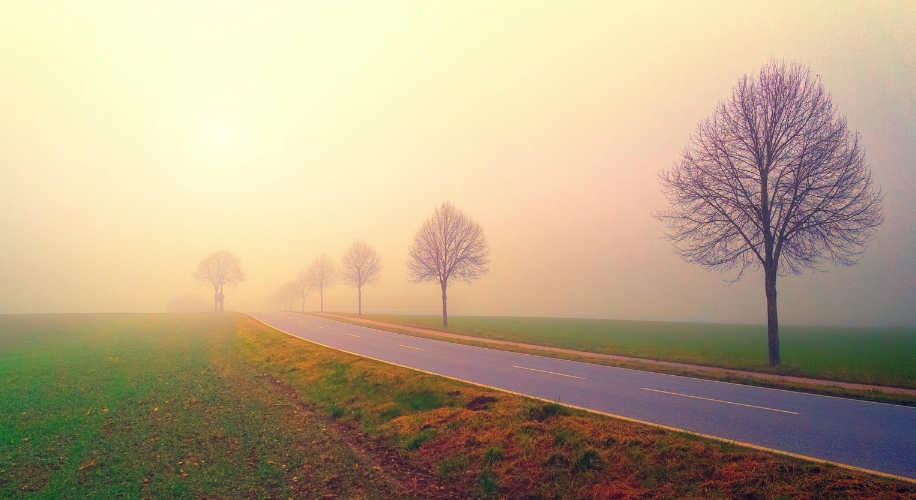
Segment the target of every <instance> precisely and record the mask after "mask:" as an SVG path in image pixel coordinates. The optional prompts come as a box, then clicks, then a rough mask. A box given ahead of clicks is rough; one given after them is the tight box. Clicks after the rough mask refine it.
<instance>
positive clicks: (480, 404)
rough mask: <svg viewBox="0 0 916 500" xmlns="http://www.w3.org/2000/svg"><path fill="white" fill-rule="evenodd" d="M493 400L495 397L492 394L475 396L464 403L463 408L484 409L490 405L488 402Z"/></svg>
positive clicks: (494, 400)
mask: <svg viewBox="0 0 916 500" xmlns="http://www.w3.org/2000/svg"><path fill="white" fill-rule="evenodd" d="M495 402H496V398H494V397H492V396H477V397H476V398H474V399H472V400H470V401H468V404H467V405H465V408H467V409H468V410H472V411H477V410H486V409H487V408H489V407H490V403H495Z"/></svg>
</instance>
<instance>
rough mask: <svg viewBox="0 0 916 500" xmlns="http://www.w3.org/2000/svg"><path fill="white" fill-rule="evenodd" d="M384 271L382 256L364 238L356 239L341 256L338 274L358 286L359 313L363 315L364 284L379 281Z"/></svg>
mask: <svg viewBox="0 0 916 500" xmlns="http://www.w3.org/2000/svg"><path fill="white" fill-rule="evenodd" d="M381 272H382V258H381V257H379V254H378V252H376V251H375V249H374V248H372V247H371V246H369V245H368V244H367V243H366V242H364V241H362V240H356V241H354V242H353V244H352V245H350V248H348V249H347V251H346V252H344V254H343V257H341V258H340V269H339V271H338V274H339V275H340V278H341V280H342V281H343V282H344V283H346V284H348V285H350V286H353V287H356V293H357V296H358V297H359V298H358V309H357V311H358V312H359V315H360V316H362V315H363V285H373V284H375V283H376V282H378V278H379V274H381Z"/></svg>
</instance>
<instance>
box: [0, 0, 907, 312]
mask: <svg viewBox="0 0 916 500" xmlns="http://www.w3.org/2000/svg"><path fill="white" fill-rule="evenodd" d="M180 5H181V4H177V3H176V4H175V5H172V6H171V8H170V9H169V8H165V7H156V6H117V7H112V6H108V5H105V4H101V3H100V4H94V3H93V4H81V5H79V6H72V5H58V6H54V7H53V8H52V7H43V6H38V5H28V4H22V5H6V6H4V7H2V8H0V12H3V13H4V14H3V15H2V16H0V41H2V48H0V69H2V72H3V74H4V75H8V76H5V77H4V79H3V80H0V116H3V119H2V120H0V247H2V248H3V252H2V255H0V313H5V314H11V313H45V312H47V313H57V312H81V313H82V312H102V313H107V312H143V313H148V312H164V311H167V310H175V308H177V307H179V306H181V307H185V308H186V309H191V308H193V307H198V306H200V303H203V304H204V305H203V306H201V307H204V308H205V307H207V306H210V307H212V291H211V290H208V288H206V287H203V286H199V285H198V284H197V283H196V282H195V280H194V277H193V274H194V270H195V268H196V267H197V265H198V263H199V262H200V261H201V259H203V258H204V257H206V256H207V255H209V254H211V253H212V252H215V251H219V250H228V251H230V252H232V253H233V254H235V255H236V256H238V258H239V259H240V261H241V266H242V268H243V269H244V271H245V274H246V275H247V280H246V281H244V282H242V283H240V284H239V286H238V287H237V288H236V289H229V290H227V291H226V298H225V304H226V310H235V311H268V310H276V309H278V307H279V306H278V305H277V304H275V303H273V302H272V299H271V295H272V294H273V292H274V291H275V290H276V289H277V288H278V287H279V286H281V285H282V284H283V283H285V282H287V281H289V280H291V279H292V278H293V277H294V275H295V274H296V273H297V272H298V271H300V270H301V269H305V268H307V267H308V266H309V264H310V263H311V262H312V261H313V260H314V259H315V258H316V257H317V256H318V255H320V254H327V255H328V256H330V257H331V258H332V259H334V261H335V262H337V263H339V261H340V257H341V255H342V254H343V253H344V251H345V250H346V249H347V247H348V246H349V245H350V244H351V243H352V242H353V241H354V240H357V239H360V240H363V241H365V242H366V243H368V244H369V245H371V246H373V247H374V248H375V249H376V250H377V251H378V252H379V254H380V255H381V261H382V264H383V265H384V269H383V270H382V271H381V274H380V280H379V282H378V284H376V285H372V286H366V287H365V288H364V289H363V292H362V303H363V311H364V313H370V314H371V313H401V314H431V315H436V314H439V313H440V307H441V304H440V302H439V300H440V298H439V295H438V293H439V292H438V286H437V285H436V284H434V283H432V284H415V283H411V282H410V281H409V280H408V268H407V261H408V246H409V245H410V243H411V241H412V240H413V237H414V234H415V232H416V231H417V229H418V228H419V227H420V225H421V224H422V223H423V221H424V220H425V219H426V218H427V217H429V215H430V214H431V213H432V211H433V210H434V209H435V208H436V207H438V206H439V205H440V204H442V203H443V202H446V201H448V202H451V203H454V204H455V205H456V206H457V207H459V208H460V209H461V210H463V211H465V212H466V213H467V214H468V215H469V216H470V217H472V218H473V219H474V221H476V222H478V223H479V224H480V225H481V227H482V229H483V232H484V234H485V235H486V238H487V239H488V241H489V245H490V250H491V251H490V263H489V273H488V274H487V275H486V276H483V277H482V278H481V279H479V280H478V281H476V282H475V283H474V284H473V285H467V284H460V283H456V284H454V285H452V286H451V287H450V288H449V312H450V314H451V315H454V316H469V315H477V316H527V317H569V318H583V319H597V318H607V319H616V320H647V321H667V322H712V323H739V324H752V325H760V324H765V322H766V314H765V300H764V296H763V278H762V275H761V273H760V272H759V271H757V272H748V273H747V274H746V275H745V276H744V277H743V278H742V279H741V281H739V282H737V283H735V284H731V285H729V284H727V280H729V279H732V278H734V276H735V273H733V272H732V273H723V274H719V273H716V272H711V271H708V270H706V269H704V268H702V267H700V266H696V265H693V264H689V263H686V262H684V261H682V260H681V259H680V258H679V257H678V256H677V255H676V254H675V252H674V251H673V249H672V246H671V244H670V242H668V241H666V240H665V239H663V235H664V227H663V224H662V223H660V222H659V221H657V220H654V219H653V218H652V217H651V214H652V213H653V211H656V210H659V209H662V208H664V207H665V205H666V201H665V198H664V196H663V194H662V192H661V189H660V185H659V182H658V177H657V175H658V173H659V172H661V171H662V170H664V169H668V168H670V167H671V165H673V164H674V163H675V162H676V161H678V158H679V156H680V155H681V153H682V152H683V150H684V147H685V146H686V145H687V143H688V141H689V139H690V137H691V134H693V133H694V132H695V130H696V128H697V125H698V124H699V123H700V122H701V121H702V120H704V119H705V118H706V117H707V116H709V115H710V114H711V113H712V112H713V110H714V109H715V107H716V105H717V104H718V103H719V102H721V101H723V100H724V99H726V98H727V97H728V96H729V95H730V93H731V90H732V88H733V87H734V86H735V84H736V83H737V82H738V80H739V79H740V78H741V77H743V76H744V75H746V74H753V73H755V72H756V71H758V70H759V68H760V67H761V65H763V64H765V63H766V62H768V61H770V60H773V59H779V60H786V61H795V62H799V63H801V64H804V65H808V66H810V68H811V72H812V73H814V74H817V75H818V76H819V77H820V78H821V81H822V82H823V85H824V87H825V89H826V90H827V92H829V93H830V95H831V97H832V99H833V102H834V103H835V104H836V105H837V108H838V111H839V114H840V115H841V116H845V117H846V119H847V121H848V124H849V127H850V129H851V130H853V131H858V132H859V133H860V134H861V137H862V141H863V144H864V146H865V159H866V162H867V163H868V164H869V165H870V167H871V169H872V171H873V173H874V180H875V184H876V185H877V186H878V187H879V188H880V189H881V190H882V192H883V194H884V199H885V214H886V220H885V222H884V224H883V225H882V226H881V227H880V228H879V229H878V232H877V235H876V237H875V240H874V242H873V243H871V244H870V245H869V247H868V248H867V249H866V250H865V252H864V254H863V255H862V258H861V261H860V263H859V265H857V266H853V267H848V268H845V267H832V266H828V267H826V268H825V270H826V271H827V272H824V273H811V272H808V273H805V274H803V275H801V276H787V277H780V278H779V286H780V288H779V307H780V311H779V312H780V322H781V323H782V324H783V325H856V326H906V327H911V326H914V325H916V308H914V307H913V304H916V197H914V196H913V193H914V192H916V6H914V5H913V4H898V5H882V6H875V5H868V4H865V7H867V8H865V7H863V6H862V5H854V4H830V5H829V7H823V6H821V7H818V6H815V5H795V4H791V3H785V4H779V5H777V6H775V7H773V6H770V5H769V4H758V5H755V6H752V7H748V6H737V5H730V4H703V5H677V6H675V5H668V4H645V5H638V6H630V7H616V6H608V5H602V4H582V5H578V6H574V7H571V6H563V7H562V8H561V7H560V6H550V5H542V6H539V7H537V8H531V9H528V10H522V9H516V8H513V7H511V6H510V5H509V4H505V5H499V6H490V7H488V8H489V9H490V10H489V11H488V15H487V16H478V15H476V13H477V11H478V9H479V7H477V6H471V5H456V6H438V5H423V4H420V5H407V4H405V5H403V6H401V7H400V8H394V7H391V6H389V7H388V8H382V7H379V6H375V5H372V4H364V5H362V6H361V7H360V8H347V7H341V6H333V5H325V6H321V5H319V6H315V5H306V6H299V7H290V8H288V9H287V8H281V7H279V6H273V7H271V8H255V7H254V6H250V7H246V6H231V7H230V6H226V7H224V8H219V9H217V8H216V7H215V5H214V6H210V7H207V6H205V5H198V6H191V7H187V6H184V7H182V6H180ZM169 12H179V13H180V14H179V15H171V14H169ZM231 26H235V27H238V26H243V27H244V29H243V31H244V32H245V33H244V36H238V34H237V33H235V32H233V30H232V29H230V28H229V27H231ZM468 34H472V35H470V36H469V35H468ZM195 299H199V300H200V301H201V302H196V301H195ZM182 300H183V301H184V302H182ZM324 301H325V307H324V308H325V310H326V311H342V312H356V308H357V299H356V290H355V289H354V288H351V287H346V286H343V285H337V286H335V287H333V288H330V289H329V290H328V291H327V292H325V297H324ZM182 304H183V305H182ZM193 304H197V305H196V306H194V305H193ZM306 308H307V310H316V309H318V296H317V294H316V293H315V292H313V293H312V294H311V295H310V296H309V297H308V299H307V301H306ZM293 309H294V310H295V309H298V308H297V307H296V304H294V307H293Z"/></svg>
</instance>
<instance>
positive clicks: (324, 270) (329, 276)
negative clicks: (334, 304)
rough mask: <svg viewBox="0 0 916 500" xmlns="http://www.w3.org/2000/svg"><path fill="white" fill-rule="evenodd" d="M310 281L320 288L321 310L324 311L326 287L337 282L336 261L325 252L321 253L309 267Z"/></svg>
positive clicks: (313, 286)
mask: <svg viewBox="0 0 916 500" xmlns="http://www.w3.org/2000/svg"><path fill="white" fill-rule="evenodd" d="M308 281H309V283H310V284H311V286H312V288H316V289H318V295H319V296H320V297H321V312H324V289H325V288H331V287H333V286H334V285H336V284H337V271H336V269H335V266H334V261H333V260H331V258H330V257H328V256H327V255H325V254H321V255H319V256H318V258H316V259H315V262H312V265H311V266H309V268H308Z"/></svg>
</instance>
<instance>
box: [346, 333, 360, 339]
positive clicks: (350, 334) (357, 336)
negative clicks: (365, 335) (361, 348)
mask: <svg viewBox="0 0 916 500" xmlns="http://www.w3.org/2000/svg"><path fill="white" fill-rule="evenodd" d="M347 335H349V336H351V337H356V338H360V336H359V335H353V334H352V333H348V334H347Z"/></svg>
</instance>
